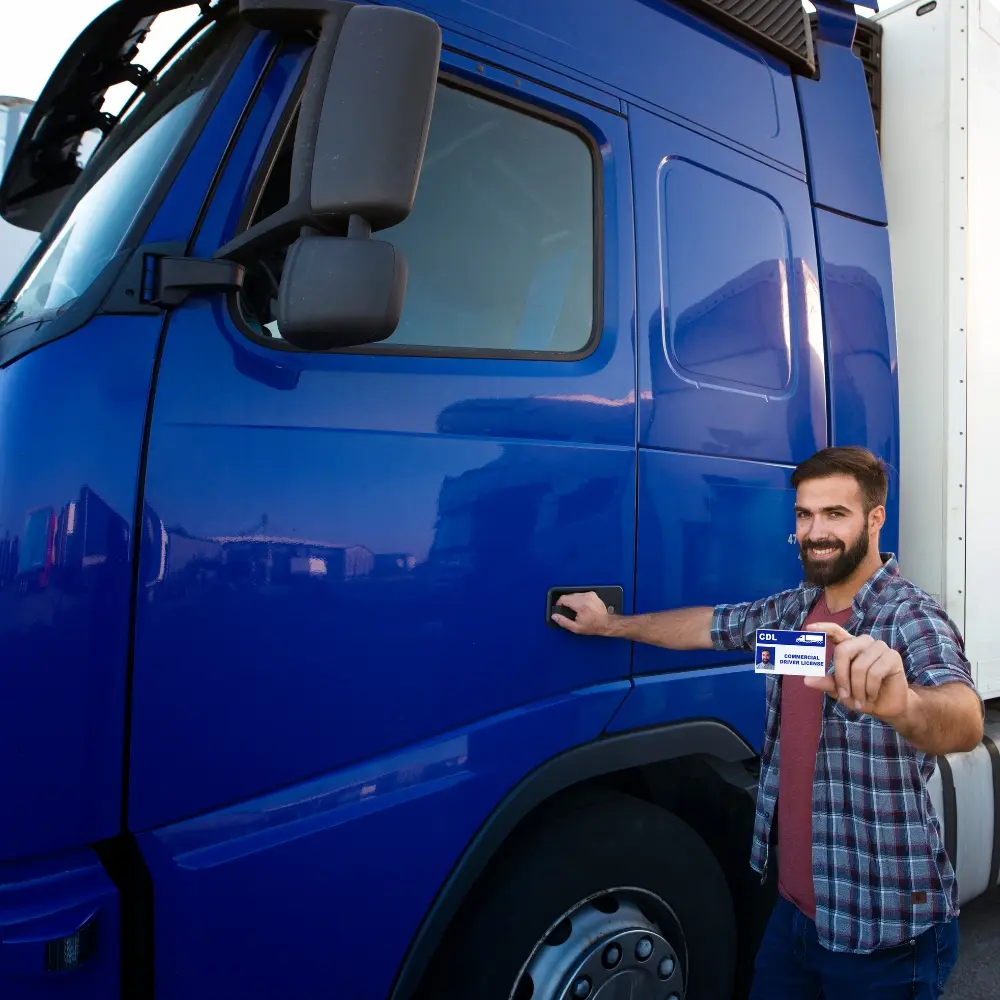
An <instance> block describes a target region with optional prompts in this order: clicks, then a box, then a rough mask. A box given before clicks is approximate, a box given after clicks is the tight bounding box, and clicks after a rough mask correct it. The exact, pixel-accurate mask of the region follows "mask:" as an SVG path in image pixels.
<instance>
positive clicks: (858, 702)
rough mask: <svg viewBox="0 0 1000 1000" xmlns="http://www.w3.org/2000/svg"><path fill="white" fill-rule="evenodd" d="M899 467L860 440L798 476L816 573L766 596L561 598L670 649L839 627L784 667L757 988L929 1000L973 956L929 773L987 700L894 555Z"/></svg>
mask: <svg viewBox="0 0 1000 1000" xmlns="http://www.w3.org/2000/svg"><path fill="white" fill-rule="evenodd" d="M887 485H888V484H887V478H886V474H885V470H884V468H883V466H882V464H881V463H880V462H879V461H878V459H876V458H875V456H874V455H872V454H871V453H870V452H868V451H865V450H864V449H861V448H828V449H826V450H824V451H821V452H819V453H817V454H816V455H814V456H813V457H812V458H810V459H808V460H807V461H805V462H803V463H802V464H801V465H800V466H799V467H798V468H796V469H795V471H794V473H793V475H792V486H793V487H794V489H795V491H796V493H795V519H796V537H797V539H798V543H799V552H800V556H801V560H802V566H803V570H804V573H803V575H804V577H805V581H804V582H803V584H802V585H801V586H800V587H798V588H796V589H794V590H789V591H785V592H783V593H781V594H777V595H775V596H773V597H769V598H766V599H764V600H760V601H755V602H753V603H744V604H730V605H720V606H718V607H716V608H686V609H682V610H678V611H663V612H659V613H656V614H648V615H636V616H634V617H625V616H620V615H609V614H608V612H607V609H606V608H605V607H604V605H603V603H602V602H601V601H600V600H599V599H598V598H597V597H596V595H594V594H573V595H567V596H565V597H563V598H561V600H560V601H559V603H561V604H564V605H566V606H567V607H570V608H572V609H573V610H574V611H575V612H576V618H575V620H570V619H568V618H566V617H565V616H564V615H555V616H553V617H554V620H555V621H556V622H558V624H559V625H561V626H562V627H563V628H565V629H567V630H568V631H570V632H575V633H578V634H581V635H601V636H616V637H620V638H624V639H631V640H634V641H636V642H646V643H651V644H653V645H657V646H663V647H666V648H668V649H711V648H714V649H719V650H734V649H743V650H746V651H747V652H750V651H752V649H753V644H754V639H755V634H756V630H757V629H758V628H771V629H792V630H800V629H814V630H821V631H824V632H826V634H827V636H828V637H829V641H828V646H829V647H830V652H829V654H828V656H829V657H830V658H831V659H832V671H831V670H830V669H829V666H830V664H829V661H828V672H827V676H825V677H809V678H802V677H796V676H785V677H778V676H771V677H768V678H767V680H766V691H767V714H766V723H765V732H764V743H763V750H762V753H761V773H760V785H759V790H758V796H757V817H756V820H755V824H754V842H753V850H752V855H751V864H752V865H753V867H754V868H755V869H756V870H757V871H759V872H760V873H761V880H762V881H763V879H764V878H765V876H766V872H767V864H768V859H769V849H770V847H771V846H772V845H773V844H774V842H775V838H774V837H773V836H772V825H773V824H772V817H774V816H775V815H776V816H777V831H776V832H777V842H778V844H779V845H780V850H779V852H778V887H779V896H778V901H777V903H776V905H775V908H774V912H773V913H772V916H771V919H770V921H769V923H768V927H767V930H766V931H765V934H764V938H763V941H762V942H761V946H760V949H759V951H758V954H757V962H756V969H755V977H754V984H753V988H752V990H751V1000H800V998H801V1000H816V998H817V997H818V996H820V995H822V997H823V998H824V1000H858V998H861V997H878V998H879V1000H897V998H898V1000H902V998H903V997H906V998H907V1000H912V998H920V1000H930V998H937V997H939V996H940V995H941V991H942V989H943V987H944V983H945V981H946V979H947V978H948V976H949V974H950V973H951V970H952V968H953V967H954V964H955V961H956V959H957V957H958V926H957V922H956V918H957V916H958V900H957V893H956V888H955V874H954V871H953V869H952V867H951V864H950V862H949V860H948V857H947V856H946V854H945V852H944V847H943V835H942V831H941V826H940V824H939V822H938V819H937V817H936V816H935V815H934V813H933V809H932V807H931V804H930V799H929V797H928V795H927V791H926V785H927V782H928V780H929V779H930V777H931V775H932V774H933V772H934V767H935V756H936V755H938V754H945V753H951V752H954V751H960V750H972V749H973V748H974V747H975V746H976V745H977V744H978V743H979V741H980V740H981V739H982V735H983V721H984V710H983V704H982V701H981V699H980V698H979V695H978V694H977V692H976V690H975V688H974V686H973V683H972V679H971V671H970V669H969V663H968V661H967V660H966V657H965V654H964V651H963V640H962V638H961V637H960V635H959V633H958V629H957V628H956V626H955V625H954V623H953V622H952V621H951V620H950V619H949V618H948V616H947V615H946V614H945V612H944V611H943V610H942V609H941V608H940V607H939V606H938V604H937V603H935V601H934V600H932V599H931V598H930V597H929V596H928V595H927V594H925V593H923V592H922V591H920V590H918V589H917V588H916V587H915V586H913V584H911V583H909V582H908V581H907V580H905V579H903V578H902V577H901V576H900V574H899V570H898V566H897V564H896V560H895V558H894V557H893V556H891V555H882V554H881V552H880V549H879V532H880V531H881V528H882V525H883V524H884V522H885V501H886V493H887Z"/></svg>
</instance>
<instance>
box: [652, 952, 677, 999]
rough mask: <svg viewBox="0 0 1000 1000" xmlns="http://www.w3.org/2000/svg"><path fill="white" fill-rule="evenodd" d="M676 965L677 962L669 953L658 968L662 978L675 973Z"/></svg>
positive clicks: (667, 977)
mask: <svg viewBox="0 0 1000 1000" xmlns="http://www.w3.org/2000/svg"><path fill="white" fill-rule="evenodd" d="M676 965H677V963H676V962H674V960H673V958H672V957H671V956H670V955H667V957H666V958H664V959H663V960H662V961H661V962H660V967H659V969H657V970H656V971H657V972H659V974H660V979H669V978H670V977H671V976H672V975H673V974H674V969H675V968H676ZM668 1000H669V997H668Z"/></svg>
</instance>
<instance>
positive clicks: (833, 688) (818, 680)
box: [802, 675, 837, 695]
mask: <svg viewBox="0 0 1000 1000" xmlns="http://www.w3.org/2000/svg"><path fill="white" fill-rule="evenodd" d="M802 683H803V684H805V686H806V687H807V688H812V689H813V690H814V691H824V692H826V694H829V695H836V693H837V682H836V681H835V680H834V679H833V678H832V677H830V676H829V675H827V676H825V677H803V678H802Z"/></svg>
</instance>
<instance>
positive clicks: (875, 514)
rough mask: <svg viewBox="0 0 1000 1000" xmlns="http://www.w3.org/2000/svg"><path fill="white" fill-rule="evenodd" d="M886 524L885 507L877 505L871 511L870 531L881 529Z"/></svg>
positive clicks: (869, 516)
mask: <svg viewBox="0 0 1000 1000" xmlns="http://www.w3.org/2000/svg"><path fill="white" fill-rule="evenodd" d="M884 524H885V507H883V506H881V505H879V506H878V507H875V508H874V509H873V510H872V511H871V513H870V514H869V515H868V530H869V531H876V532H877V531H881V530H882V526H883V525H884Z"/></svg>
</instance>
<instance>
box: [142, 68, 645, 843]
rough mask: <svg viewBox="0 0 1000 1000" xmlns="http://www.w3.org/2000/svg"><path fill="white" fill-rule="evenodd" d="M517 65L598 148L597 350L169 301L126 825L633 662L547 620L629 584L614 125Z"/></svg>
mask: <svg viewBox="0 0 1000 1000" xmlns="http://www.w3.org/2000/svg"><path fill="white" fill-rule="evenodd" d="M446 66H447V68H449V69H452V70H453V71H454V72H457V73H461V72H462V71H463V68H464V67H463V65H462V64H461V63H458V62H456V63H454V64H453V63H452V62H451V61H450V57H446ZM510 87H511V89H512V90H513V89H514V82H513V79H511V81H510ZM517 89H518V90H519V95H520V99H521V100H522V101H525V100H527V101H532V100H536V101H539V102H541V103H543V104H544V105H545V106H546V107H550V108H551V107H559V108H560V109H562V112H563V114H564V115H567V116H570V117H572V118H574V119H576V120H577V121H578V122H581V123H588V128H589V129H590V131H591V133H592V135H593V137H594V139H595V141H596V143H597V146H598V148H599V150H600V159H601V169H602V173H603V183H602V188H603V190H602V194H603V200H604V204H605V217H604V220H603V222H604V261H605V273H604V297H603V305H604V316H603V323H602V326H603V331H602V334H601V340H600V343H599V344H598V346H597V348H596V350H595V351H594V352H593V353H592V354H590V355H589V356H588V357H586V358H584V359H581V360H578V361H575V362H571V363H567V362H562V361H521V360H508V359H502V358H499V359H478V360H477V359H451V360H448V359H441V358H420V357H401V356H364V355H357V356H352V355H346V354H342V355H328V356H321V355H304V354H295V355H293V354H289V353H287V352H282V353H279V352H276V351H274V350H273V349H271V348H269V347H267V346H264V345H261V344H257V343H255V342H252V341H251V340H250V339H248V338H247V337H246V336H245V335H244V334H243V333H241V332H240V331H239V330H238V329H237V328H236V326H235V324H234V322H233V320H232V318H231V317H230V316H229V314H228V312H227V309H226V305H225V303H224V302H222V301H221V300H220V301H216V302H211V301H204V302H196V301H194V300H192V301H191V302H190V303H189V304H188V305H186V306H185V307H184V308H182V309H180V310H178V311H177V312H176V313H175V314H174V316H173V318H172V320H171V323H170V328H169V330H168V333H167V338H166V344H165V348H164V352H163V358H162V362H161V366H160V375H159V383H158V387H157V393H156V403H155V407H154V417H153V426H152V431H151V437H150V442H149V454H148V461H147V477H146V490H145V504H146V508H147V511H148V516H149V523H150V524H152V525H155V527H153V528H152V529H151V530H150V532H148V533H147V536H146V537H145V538H144V540H143V554H142V575H143V578H144V579H146V580H154V579H155V581H156V582H155V584H154V585H152V586H150V587H149V588H148V589H147V590H146V592H145V593H144V594H143V597H142V600H141V601H140V603H139V606H138V610H137V623H136V646H135V670H134V695H133V706H132V713H133V714H132V719H133V731H132V743H131V779H132V781H131V787H130V799H129V802H130V815H129V821H130V825H131V826H132V828H134V829H149V828H152V827H156V826H159V825H162V824H165V823H169V822H174V821H177V820H179V819H182V818H184V817H186V816H193V815H196V814H198V813H200V812H203V811H206V810H210V809H214V808H219V807H220V806H222V805H224V804H226V803H228V802H232V801H235V800H239V799H243V798H249V797H252V796H254V795H259V794H260V793H262V792H264V791H266V790H269V789H272V788H276V787H280V786H282V785H285V784H288V783H291V782H295V781H300V780H302V779H304V778H305V777H307V776H309V775H311V774H316V773H321V772H324V771H328V770H332V769H334V768H337V767H342V766H344V765H345V764H347V763H349V762H350V761H352V760H359V759H364V758H367V757H373V756H376V755H378V754H380V753H384V752H386V751H389V750H391V749H393V748H397V747H403V746H406V745H407V744H408V743H411V742H414V741H417V740H420V739H422V738H425V737H427V736H429V735H431V734H433V733H436V732H442V731H447V730H452V729H455V728H457V727H459V726H461V725H463V724H466V723H471V722H473V721H475V720H477V719H481V718H487V717H490V716H492V715H494V714H496V713H498V712H503V711H506V710H508V709H511V708H514V707H516V706H518V705H523V704H528V703H531V702H535V701H539V700H543V699H546V698H550V697H553V696H555V695H558V694H559V693H561V692H566V691H570V690H574V689H576V688H578V687H580V686H586V685H591V684H597V683H601V682H604V681H610V680H614V679H617V678H624V677H627V676H628V674H629V669H630V650H629V648H628V646H627V645H626V644H608V645H605V646H601V645H599V644H583V645H582V644H580V643H574V642H573V641H572V637H570V636H567V635H565V634H563V633H562V632H560V631H558V630H557V629H555V628H553V627H550V626H549V625H548V624H547V623H546V620H545V595H546V592H547V590H548V589H549V588H550V587H552V586H558V585H569V586H575V585H580V583H581V581H585V582H586V583H592V584H595V585H596V584H602V583H608V584H617V585H620V586H622V587H623V588H624V590H625V595H626V604H627V606H631V604H632V584H633V578H634V532H635V524H634V511H635V478H636V473H635V462H636V453H635V447H634V440H635V404H634V399H635V355H634V340H633V336H632V315H633V303H632V289H633V287H634V272H633V267H632V256H631V245H632V239H631V209H630V206H631V187H630V175H629V169H628V135H627V131H626V128H625V122H624V121H623V120H622V119H621V118H619V117H617V116H614V115H611V114H609V113H607V112H604V111H600V110H599V109H596V108H592V107H590V106H588V105H585V104H583V103H582V102H578V101H575V100H573V99H570V98H567V97H565V96H563V95H562V94H559V93H557V92H555V91H552V90H549V89H547V88H541V87H538V86H536V85H533V84H527V83H522V85H521V87H520V88H517ZM265 117H266V116H261V119H260V121H261V123H262V122H263V121H264V118H265ZM255 149H256V144H255V143H252V142H247V143H242V144H241V145H240V147H239V148H238V149H237V150H236V151H235V152H234V154H233V157H232V160H231V162H230V164H229V168H228V170H229V171H232V172H234V173H235V176H236V177H237V178H238V179H239V183H235V184H232V185H230V184H229V182H228V180H227V181H226V182H224V183H223V185H222V186H221V187H220V189H219V195H218V196H217V197H218V198H225V199H227V200H228V199H230V198H232V197H235V196H236V195H237V194H239V193H240V192H241V191H242V190H243V178H245V176H246V174H245V162H246V160H247V159H249V158H251V157H252V156H253V155H254V154H255ZM232 217H233V213H232V212H231V211H230V210H229V208H228V206H225V205H224V206H222V207H220V209H219V210H215V209H214V207H213V211H212V212H210V213H209V216H208V221H209V222H212V223H215V224H216V225H217V226H218V228H217V229H216V230H215V231H214V232H209V231H208V229H207V224H206V229H205V230H203V232H202V236H201V237H200V240H199V242H200V245H202V246H206V245H207V244H208V243H210V242H211V241H212V240H214V241H215V242H216V245H219V244H221V243H222V242H224V241H225V239H226V238H228V236H229V235H230V233H229V232H228V230H227V225H228V222H229V220H231V219H232ZM268 366H276V367H277V368H278V369H279V370H283V371H285V372H286V373H288V372H294V373H293V375H292V377H291V378H289V379H288V380H287V382H285V383H281V382H280V379H278V381H275V380H274V379H270V380H269V379H268V378H267V377H264V376H263V371H264V370H265V369H266V368H267V367H268ZM256 375H261V377H255V376H256ZM275 378H277V375H275ZM280 384H284V385H285V386H286V388H280V387H279V385H280ZM193 484H197V488H195V489H192V488H191V487H192V485H193ZM594 538H599V539H600V540H601V542H600V544H599V545H594V544H591V543H589V542H588V541H587V540H588V539H594ZM584 585H585V584H584ZM498 609H502V611H500V614H501V615H502V621H501V620H497V619H496V614H497V613H498ZM195 690H197V691H198V692H199V696H198V697H197V698H192V697H191V692H192V691H195Z"/></svg>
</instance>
